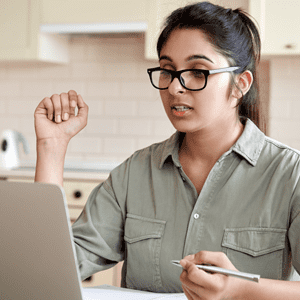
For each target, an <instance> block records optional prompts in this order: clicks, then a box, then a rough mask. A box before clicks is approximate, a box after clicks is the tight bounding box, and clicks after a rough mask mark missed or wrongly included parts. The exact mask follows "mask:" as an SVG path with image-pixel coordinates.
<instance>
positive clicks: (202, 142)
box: [179, 120, 244, 164]
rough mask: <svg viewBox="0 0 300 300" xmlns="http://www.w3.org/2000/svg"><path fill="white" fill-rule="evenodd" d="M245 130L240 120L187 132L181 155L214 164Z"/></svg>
mask: <svg viewBox="0 0 300 300" xmlns="http://www.w3.org/2000/svg"><path fill="white" fill-rule="evenodd" d="M243 130H244V126H243V124H242V123H241V122H240V120H237V121H233V122H228V123H225V124H224V123H223V124H221V125H220V124H218V125H217V126H214V128H205V129H202V130H199V131H197V132H192V133H191V132H187V133H186V134H185V137H184V140H183V142H182V145H181V147H180V151H179V154H180V156H185V157H186V158H189V159H191V160H193V161H195V162H196V161H199V162H200V161H201V162H202V163H208V164H214V163H215V162H216V161H217V160H218V159H219V158H220V157H221V156H222V154H224V153H225V152H226V151H228V150H229V149H230V148H231V147H232V146H233V145H234V143H235V142H236V141H237V140H238V138H239V137H240V136H241V134H242V132H243Z"/></svg>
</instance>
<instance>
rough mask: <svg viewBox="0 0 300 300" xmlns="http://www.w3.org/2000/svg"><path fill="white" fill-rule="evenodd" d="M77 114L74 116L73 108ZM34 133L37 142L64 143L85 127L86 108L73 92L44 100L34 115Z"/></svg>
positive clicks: (80, 98)
mask: <svg viewBox="0 0 300 300" xmlns="http://www.w3.org/2000/svg"><path fill="white" fill-rule="evenodd" d="M76 106H78V114H77V115H76V116H75V108H76ZM34 117H35V132H36V137H37V140H38V141H42V140H60V141H62V142H64V143H67V144H68V142H69V141H70V139H71V138H72V137H73V136H74V135H76V134H77V133H78V132H79V131H81V130H82V129H83V128H84V127H85V126H86V125H87V117H88V106H87V105H86V103H85V102H84V101H83V99H82V97H81V96H80V95H77V93H76V92H75V91H73V90H71V91H69V92H68V93H62V94H60V95H57V94H55V95H52V96H51V97H50V98H48V97H46V98H44V99H43V100H42V101H41V102H40V103H39V105H38V106H37V108H36V110H35V113H34Z"/></svg>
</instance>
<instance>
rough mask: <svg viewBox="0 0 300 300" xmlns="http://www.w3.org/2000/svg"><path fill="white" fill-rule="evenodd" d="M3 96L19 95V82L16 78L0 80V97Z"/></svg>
mask: <svg viewBox="0 0 300 300" xmlns="http://www.w3.org/2000/svg"><path fill="white" fill-rule="evenodd" d="M3 96H21V83H20V82H19V81H16V80H11V81H10V80H1V81H0V97H3Z"/></svg>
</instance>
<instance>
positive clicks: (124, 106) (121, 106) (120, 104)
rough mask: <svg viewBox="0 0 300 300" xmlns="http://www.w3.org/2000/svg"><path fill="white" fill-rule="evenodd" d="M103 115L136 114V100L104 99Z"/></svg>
mask: <svg viewBox="0 0 300 300" xmlns="http://www.w3.org/2000/svg"><path fill="white" fill-rule="evenodd" d="M104 110H105V115H107V116H136V115H137V101H130V100H129V101H125V100H123V101H119V100H115V101H114V100H108V99H107V100H106V101H105V103H104Z"/></svg>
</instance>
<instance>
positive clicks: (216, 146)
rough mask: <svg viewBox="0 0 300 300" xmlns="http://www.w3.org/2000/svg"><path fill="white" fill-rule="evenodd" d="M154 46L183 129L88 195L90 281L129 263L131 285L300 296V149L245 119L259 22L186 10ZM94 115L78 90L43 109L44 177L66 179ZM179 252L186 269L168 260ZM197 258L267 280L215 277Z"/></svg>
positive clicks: (222, 295)
mask: <svg viewBox="0 0 300 300" xmlns="http://www.w3.org/2000/svg"><path fill="white" fill-rule="evenodd" d="M157 50H158V56H159V63H160V67H159V68H155V69H149V70H148V73H149V75H150V80H151V83H152V84H153V85H154V87H156V88H159V89H160V95H161V99H162V102H163V105H164V108H165V111H166V113H167V115H168V117H169V119H170V121H171V122H172V124H173V126H174V127H175V129H176V130H177V132H176V133H175V134H174V135H173V136H171V137H170V138H169V139H168V140H166V141H164V142H162V143H158V144H154V145H152V146H150V147H148V148H145V149H142V150H139V151H137V152H135V153H134V154H133V155H132V156H131V157H129V158H128V159H127V160H126V161H125V162H124V163H122V164H121V165H120V166H119V167H117V168H116V169H115V170H113V171H112V172H111V174H110V176H109V178H108V179H107V180H106V181H105V182H104V183H103V184H100V185H99V186H98V187H96V188H95V189H94V190H93V192H92V193H91V195H90V197H89V200H88V202H87V204H86V207H85V209H84V211H83V213H82V214H81V216H80V217H79V219H78V220H77V221H76V222H75V224H74V225H73V233H74V240H75V247H76V251H77V258H78V264H79V268H80V272H81V277H82V279H84V278H86V277H88V276H90V275H91V274H93V273H95V272H98V271H101V270H104V269H107V268H109V267H112V266H113V265H115V264H116V263H117V262H119V261H122V260H124V266H123V270H122V286H123V287H128V288H133V289H140V290H148V291H153V292H182V290H183V291H184V292H185V294H186V296H187V297H188V299H223V300H225V299H228V300H229V299H255V300H257V299H272V300H274V299H283V298H284V299H297V297H299V294H300V283H299V282H289V281H288V280H289V279H290V277H291V275H292V271H293V268H292V265H293V266H294V267H295V268H296V270H297V271H298V272H300V235H299V229H300V199H299V196H300V189H299V175H300V172H299V153H298V152H296V151H295V150H293V149H290V148H289V147H287V146H285V145H282V144H280V143H279V142H276V141H274V140H272V139H270V138H268V137H266V136H265V135H264V134H263V133H262V132H261V131H260V130H259V129H258V128H257V127H256V126H255V125H254V123H253V122H252V121H251V120H250V119H249V118H251V119H252V120H253V121H255V117H256V116H257V114H255V113H254V112H255V107H256V105H255V99H256V80H257V79H256V71H255V70H256V65H257V63H258V61H259V56H260V55H259V54H260V39H259V34H258V31H257V29H256V27H255V25H254V24H253V22H252V21H251V20H250V18H249V17H247V15H246V14H245V13H243V12H242V11H241V10H234V11H232V10H231V9H228V10H226V9H224V8H222V7H220V6H216V5H212V4H210V3H208V2H203V3H197V4H193V5H189V6H186V7H184V8H181V9H178V10H176V11H174V12H173V13H172V14H171V15H170V16H169V18H168V19H167V21H166V26H165V28H164V30H163V31H162V33H161V35H160V38H159V40H158V44H157ZM208 70H209V71H208ZM76 105H77V106H78V108H79V112H78V115H77V116H75V113H74V111H75V107H76ZM87 114H88V107H87V105H86V104H85V103H84V101H83V99H82V97H81V96H80V95H77V94H76V92H75V91H70V92H69V93H68V94H66V93H63V94H61V95H53V96H52V97H51V98H45V99H44V100H43V101H42V102H41V103H40V104H39V105H38V107H37V109H36V112H35V127H36V134H37V168H36V178H35V179H36V181H40V182H52V183H57V184H60V185H62V182H63V164H64V156H65V153H66V149H67V145H68V142H69V140H70V139H71V137H73V136H74V135H75V134H76V133H77V132H79V131H80V130H81V129H82V128H83V127H84V126H85V125H86V124H87ZM53 116H54V122H53V121H52V119H53ZM60 116H63V118H62V119H61V117H60ZM182 257H185V258H184V259H182V260H181V264H182V266H183V268H184V270H183V271H182V272H181V270H180V269H179V268H177V267H176V266H173V265H172V264H171V263H170V261H171V260H173V259H181V258H182ZM200 263H202V264H212V265H216V266H219V267H223V268H227V269H232V270H239V271H243V272H250V273H256V274H260V275H261V277H262V279H261V280H260V282H259V283H254V282H248V281H245V280H241V279H237V278H234V277H227V276H224V275H221V274H209V273H206V272H205V271H203V270H199V269H198V268H197V267H196V266H195V264H200Z"/></svg>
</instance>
